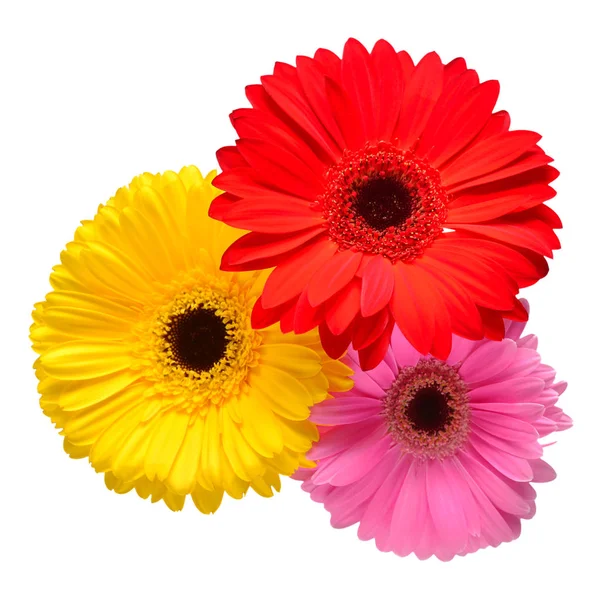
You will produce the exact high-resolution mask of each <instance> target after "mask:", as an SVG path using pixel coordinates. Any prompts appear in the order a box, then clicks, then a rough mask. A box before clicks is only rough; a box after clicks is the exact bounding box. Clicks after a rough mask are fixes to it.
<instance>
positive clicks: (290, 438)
mask: <svg viewBox="0 0 600 600" xmlns="http://www.w3.org/2000/svg"><path fill="white" fill-rule="evenodd" d="M281 428H282V430H283V443H284V444H285V445H286V447H287V448H289V449H290V450H293V451H294V452H303V453H304V452H308V450H310V448H311V447H312V444H313V442H316V441H317V440H318V439H319V434H318V431H317V428H316V426H315V425H314V424H313V423H311V422H310V421H288V420H287V419H281Z"/></svg>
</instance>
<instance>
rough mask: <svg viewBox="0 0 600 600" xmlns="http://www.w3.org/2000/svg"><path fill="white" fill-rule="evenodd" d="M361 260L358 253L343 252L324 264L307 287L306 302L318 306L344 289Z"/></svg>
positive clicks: (351, 251) (360, 255)
mask: <svg viewBox="0 0 600 600" xmlns="http://www.w3.org/2000/svg"><path fill="white" fill-rule="evenodd" d="M331 243H333V242H331ZM361 258H362V254H361V253H360V252H354V251H353V250H343V251H342V252H338V253H337V254H335V255H334V256H333V257H332V258H331V259H330V260H328V261H327V262H325V263H324V264H323V265H322V266H321V268H320V269H319V270H318V271H317V272H316V273H315V274H314V277H313V278H312V279H311V281H310V283H309V285H308V301H309V302H310V303H311V304H312V305H313V306H318V305H319V304H322V303H323V302H325V301H326V300H328V299H329V298H331V297H332V296H333V295H334V294H336V293H337V292H339V291H340V290H341V289H342V288H344V287H345V286H346V285H347V284H348V283H350V281H351V280H352V278H353V277H354V275H356V271H357V270H358V266H359V265H360V261H361Z"/></svg>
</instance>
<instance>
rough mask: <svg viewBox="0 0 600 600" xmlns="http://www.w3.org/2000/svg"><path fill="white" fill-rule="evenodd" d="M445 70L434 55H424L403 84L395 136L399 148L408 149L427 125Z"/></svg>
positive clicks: (440, 88)
mask: <svg viewBox="0 0 600 600" xmlns="http://www.w3.org/2000/svg"><path fill="white" fill-rule="evenodd" d="M443 79H444V68H443V65H442V61H441V60H440V57H439V56H438V55H437V54H436V53H435V52H430V53H429V54H426V55H425V56H424V57H423V59H422V60H421V61H420V62H419V64H418V65H417V67H416V68H415V71H414V73H413V74H412V77H411V78H410V80H409V81H408V83H407V85H406V90H405V92H404V99H403V101H402V109H401V112H400V120H399V122H398V127H397V129H396V131H395V133H394V137H397V138H398V145H399V147H400V148H410V147H412V145H413V144H414V143H415V141H416V140H417V138H418V137H419V135H421V133H422V132H423V129H424V128H425V126H426V125H427V120H428V119H429V117H430V115H431V112H432V111H433V108H434V106H435V103H436V102H437V100H438V98H439V97H440V94H441V93H442V85H443Z"/></svg>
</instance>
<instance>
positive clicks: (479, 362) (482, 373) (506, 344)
mask: <svg viewBox="0 0 600 600" xmlns="http://www.w3.org/2000/svg"><path fill="white" fill-rule="evenodd" d="M516 353H517V346H516V344H515V343H514V342H513V341H512V340H503V341H501V342H492V341H488V342H484V343H482V344H481V345H480V346H479V347H478V348H476V349H475V350H474V351H473V352H472V353H471V354H470V355H469V356H468V357H467V358H466V359H465V360H464V362H463V364H462V366H461V367H460V371H459V372H460V375H461V377H462V378H463V379H464V380H465V381H466V382H467V383H469V384H470V385H473V384H475V383H480V382H482V381H485V380H486V379H489V378H490V377H493V376H494V375H496V374H497V373H499V372H501V371H503V370H504V369H506V368H507V367H508V366H509V365H510V363H511V362H512V361H513V359H514V357H515V355H516Z"/></svg>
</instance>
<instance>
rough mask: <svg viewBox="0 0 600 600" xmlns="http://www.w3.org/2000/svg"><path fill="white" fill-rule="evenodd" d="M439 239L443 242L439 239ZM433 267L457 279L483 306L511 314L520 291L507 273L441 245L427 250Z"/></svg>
mask: <svg viewBox="0 0 600 600" xmlns="http://www.w3.org/2000/svg"><path fill="white" fill-rule="evenodd" d="M438 239H439V238H438ZM427 261H428V263H429V265H431V266H434V265H435V266H436V268H439V269H440V270H441V271H442V272H443V273H445V274H446V275H450V276H452V277H454V278H455V279H456V280H457V281H458V282H459V283H460V285H461V286H462V287H464V288H465V289H466V290H467V292H468V293H469V294H470V295H471V296H472V298H473V300H474V301H475V302H476V303H477V304H480V305H482V306H489V307H490V308H494V309H497V310H510V309H511V308H512V306H513V301H514V296H515V294H516V293H517V292H518V290H519V288H518V286H517V285H516V283H515V282H514V281H513V280H512V279H511V278H510V277H509V276H508V274H507V273H506V272H503V271H502V270H499V269H498V267H497V265H494V264H493V263H490V262H488V261H486V260H485V259H483V258H482V257H480V256H477V255H474V254H473V253H469V252H464V251H461V250H460V249H459V248H455V247H453V246H452V245H451V244H445V245H442V243H441V242H440V243H437V244H434V245H432V246H431V247H430V248H429V249H428V250H427Z"/></svg>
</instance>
